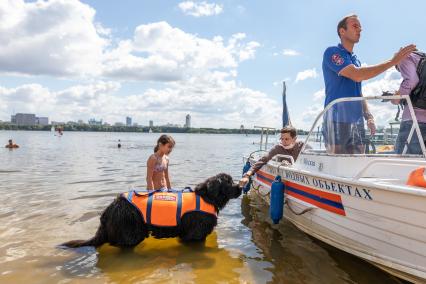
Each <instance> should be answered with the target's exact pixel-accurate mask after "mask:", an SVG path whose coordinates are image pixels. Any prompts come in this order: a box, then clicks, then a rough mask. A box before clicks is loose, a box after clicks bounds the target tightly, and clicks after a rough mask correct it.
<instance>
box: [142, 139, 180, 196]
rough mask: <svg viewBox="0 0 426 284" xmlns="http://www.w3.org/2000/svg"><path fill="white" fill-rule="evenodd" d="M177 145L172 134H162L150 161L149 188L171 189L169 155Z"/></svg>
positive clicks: (148, 168) (147, 175)
mask: <svg viewBox="0 0 426 284" xmlns="http://www.w3.org/2000/svg"><path fill="white" fill-rule="evenodd" d="M174 146H175V140H174V139H173V138H172V137H171V136H170V135H161V136H160V138H158V140H157V145H156V146H155V148H154V154H152V155H151V156H150V157H149V158H148V161H147V162H146V165H147V173H146V182H147V188H148V190H154V189H161V188H168V189H170V188H171V186H170V180H169V157H168V155H169V154H170V152H171V151H172V150H173V147H174Z"/></svg>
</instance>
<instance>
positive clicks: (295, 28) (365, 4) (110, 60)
mask: <svg viewBox="0 0 426 284" xmlns="http://www.w3.org/2000/svg"><path fill="white" fill-rule="evenodd" d="M425 8H426V2H424V1H420V0H418V1H411V0H405V1H399V0H395V1H384V0H375V1H367V0H359V1H349V0H324V1H316V0H303V1H278V0H276V1H273V0H271V1H239V0H224V1H143V0H121V1H104V0H81V1H78V0H49V1H23V0H2V1H0V19H1V21H0V42H1V43H2V44H1V45H0V72H1V76H0V120H3V121H9V120H10V115H11V114H14V113H19V112H30V113H36V114H37V115H39V116H48V117H49V118H50V120H55V121H65V122H66V121H70V120H72V121H77V120H79V119H82V120H85V121H87V120H88V119H90V118H95V119H102V120H103V121H106V122H109V123H115V122H125V117H126V116H131V117H132V118H133V121H134V122H137V123H138V124H140V125H147V124H148V121H149V120H153V121H154V124H156V125H161V124H166V123H174V124H175V123H177V124H181V125H183V124H184V121H185V115H186V114H188V113H189V114H191V116H192V125H193V126H194V127H225V128H237V127H239V126H240V125H241V124H243V125H245V126H246V127H253V125H266V126H273V127H280V124H281V121H280V119H281V92H282V81H286V84H287V96H288V99H287V101H288V106H289V109H290V116H291V120H292V122H293V124H294V125H295V126H296V127H298V128H304V129H307V128H309V126H310V124H311V123H312V122H313V119H314V117H315V115H316V114H317V113H318V111H320V110H321V109H322V106H323V100H324V83H323V77H322V70H321V62H322V54H323V52H324V50H325V48H326V47H328V46H331V45H335V44H337V43H338V37H337V34H336V25H337V22H338V21H339V19H340V18H342V17H343V16H344V15H346V14H349V13H356V14H358V15H359V18H360V21H361V24H362V27H363V32H362V35H361V41H360V43H359V44H358V45H356V47H355V53H356V54H357V55H358V58H360V60H361V62H362V63H363V64H366V65H372V64H376V63H379V62H381V61H384V60H386V59H389V58H390V57H391V56H392V55H393V53H394V52H395V51H396V50H398V49H399V48H400V47H401V46H403V45H406V44H409V43H415V44H417V47H418V48H419V49H421V50H425V49H426V38H425V37H424V36H422V32H423V30H424V27H425V25H426V24H425V23H424V21H423V20H422V19H423V18H424V14H423V12H422V11H425V10H426V9H425ZM399 82H400V77H399V73H398V72H396V71H395V70H393V69H392V70H389V71H388V72H386V73H385V74H383V75H381V76H379V77H377V78H374V79H372V80H369V81H367V82H364V83H363V93H364V95H379V94H381V91H383V90H390V91H391V90H396V89H397V88H398V84H399ZM372 109H373V111H374V106H373V107H372ZM376 112H378V114H376V116H378V117H383V119H384V120H385V119H387V116H388V115H391V114H392V112H393V111H392V110H387V111H385V110H382V109H378V108H376Z"/></svg>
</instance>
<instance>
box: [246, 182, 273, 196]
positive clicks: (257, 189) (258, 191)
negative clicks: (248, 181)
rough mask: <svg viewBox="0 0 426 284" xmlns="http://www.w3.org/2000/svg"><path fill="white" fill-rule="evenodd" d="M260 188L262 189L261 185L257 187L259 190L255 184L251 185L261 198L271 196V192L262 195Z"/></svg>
mask: <svg viewBox="0 0 426 284" xmlns="http://www.w3.org/2000/svg"><path fill="white" fill-rule="evenodd" d="M260 187H261V185H260V184H259V185H258V187H257V188H255V187H254V185H253V184H252V185H251V188H253V189H254V190H256V191H257V194H259V195H260V196H262V197H266V196H268V195H269V196H270V195H271V191H268V192H267V193H266V194H262V193H261V192H260V190H259V189H260Z"/></svg>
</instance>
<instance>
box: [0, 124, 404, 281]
mask: <svg viewBox="0 0 426 284" xmlns="http://www.w3.org/2000/svg"><path fill="white" fill-rule="evenodd" d="M173 136H174V138H175V140H176V142H177V145H176V148H175V149H174V151H173V153H172V155H171V166H170V175H171V180H172V184H173V185H174V187H176V188H183V187H185V186H194V185H195V184H197V183H198V182H200V181H203V180H204V179H205V178H206V177H209V176H211V175H214V174H217V173H218V172H227V173H230V174H232V175H233V176H234V177H235V179H238V177H239V175H240V171H241V164H242V159H241V157H242V156H243V155H244V154H247V153H249V152H250V151H252V150H255V149H256V147H257V146H256V145H253V144H252V142H253V141H257V140H258V138H257V137H254V136H248V137H246V136H240V135H197V134H192V135H188V134H175V135H173ZM9 138H13V139H14V141H16V143H18V144H20V146H21V148H19V149H17V150H13V151H9V150H6V149H4V150H0V161H1V162H2V163H1V164H0V194H1V198H2V199H1V200H2V206H0V282H1V283H46V282H58V283H68V282H78V283H105V282H114V283H126V282H129V283H134V282H138V283H168V282H181V283H210V282H216V283H217V282H219V283H342V282H343V283H371V282H380V283H383V282H386V283H397V282H396V281H395V279H394V278H392V277H390V276H389V275H387V274H386V273H383V272H381V271H380V270H378V269H376V268H374V267H373V266H371V265H370V264H368V263H365V262H364V261H361V260H359V259H358V258H355V257H353V256H350V255H348V254H346V253H343V252H340V251H338V250H336V249H334V248H331V247H329V246H327V245H325V244H323V243H321V242H318V241H315V240H313V239H311V238H310V237H308V236H307V235H305V234H304V233H302V232H300V231H299V230H297V229H296V228H295V227H294V226H292V225H291V224H290V223H288V222H285V221H283V222H282V223H281V224H280V225H272V224H271V223H270V222H269V220H268V214H267V208H266V207H265V206H264V204H263V203H262V202H261V201H260V200H254V199H253V200H250V199H249V198H248V197H247V196H244V197H242V198H240V199H238V200H233V201H231V202H230V203H229V204H228V206H227V207H226V208H225V210H224V211H222V212H221V213H220V218H219V224H218V227H217V228H216V230H215V232H214V233H213V234H211V235H210V236H209V237H208V238H207V240H206V241H205V243H202V244H197V243H191V244H182V243H180V242H179V241H178V240H177V239H167V240H155V239H151V238H148V239H146V240H145V241H144V242H143V243H142V244H140V245H139V246H137V247H135V248H133V249H127V250H122V249H118V248H114V247H111V246H108V245H104V246H102V247H101V248H99V249H98V250H95V249H93V248H80V249H77V250H63V249H60V248H58V247H57V245H58V244H60V243H62V242H64V241H67V240H70V239H83V238H89V237H91V236H92V235H93V234H94V233H95V231H96V228H97V227H98V224H99V215H100V213H101V212H102V210H103V209H104V208H105V207H106V206H107V205H108V204H109V203H110V202H111V201H112V200H113V199H114V198H115V196H116V195H117V194H119V193H121V192H123V191H127V190H128V189H129V188H132V187H144V186H145V178H144V177H145V171H146V168H145V163H146V159H147V157H148V156H149V155H150V154H151V153H152V148H153V145H154V144H155V141H156V139H157V138H158V135H157V134H135V133H89V132H86V133H77V132H73V133H65V134H64V135H63V136H62V137H56V136H53V134H51V133H50V132H26V131H20V132H9V131H0V143H1V142H2V141H6V142H7V140H8V139H9ZM118 139H120V140H121V144H122V148H121V149H117V148H116V143H117V141H118ZM6 142H5V143H6Z"/></svg>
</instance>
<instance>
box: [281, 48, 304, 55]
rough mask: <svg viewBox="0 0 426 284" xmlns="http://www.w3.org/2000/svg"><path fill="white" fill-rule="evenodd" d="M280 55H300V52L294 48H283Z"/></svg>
mask: <svg viewBox="0 0 426 284" xmlns="http://www.w3.org/2000/svg"><path fill="white" fill-rule="evenodd" d="M282 55H284V56H298V55H300V52H298V51H297V50H294V49H283V51H282Z"/></svg>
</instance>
